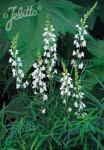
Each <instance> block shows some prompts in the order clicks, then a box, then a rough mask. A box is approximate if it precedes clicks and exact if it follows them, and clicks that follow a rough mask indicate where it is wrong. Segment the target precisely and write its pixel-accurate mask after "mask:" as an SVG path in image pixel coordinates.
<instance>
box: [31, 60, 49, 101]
mask: <svg viewBox="0 0 104 150" xmlns="http://www.w3.org/2000/svg"><path fill="white" fill-rule="evenodd" d="M44 71H45V66H44V65H43V60H40V59H39V58H38V60H37V63H35V64H34V71H33V73H31V75H32V78H33V82H32V88H33V91H34V94H35V95H39V94H40V96H41V97H43V101H45V100H47V95H46V93H45V92H46V91H47V87H46V83H45V82H44V79H45V77H46V75H45V73H44Z"/></svg>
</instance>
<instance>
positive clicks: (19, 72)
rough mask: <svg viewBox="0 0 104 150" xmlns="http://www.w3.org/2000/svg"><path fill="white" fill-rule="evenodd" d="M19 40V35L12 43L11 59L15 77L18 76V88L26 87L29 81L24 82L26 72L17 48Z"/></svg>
mask: <svg viewBox="0 0 104 150" xmlns="http://www.w3.org/2000/svg"><path fill="white" fill-rule="evenodd" d="M17 41H18V35H16V37H14V39H13V41H12V45H11V49H10V50H9V52H10V55H11V57H10V59H9V63H10V64H11V66H12V73H13V77H14V78H16V88H17V89H19V88H26V87H27V86H28V84H29V83H28V81H25V82H23V79H24V72H23V69H22V62H21V59H20V57H19V56H18V50H17Z"/></svg>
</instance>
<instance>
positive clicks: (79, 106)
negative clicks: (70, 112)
mask: <svg viewBox="0 0 104 150" xmlns="http://www.w3.org/2000/svg"><path fill="white" fill-rule="evenodd" d="M84 95H85V94H84V93H83V92H82V90H81V86H80V84H79V85H78V86H76V87H74V93H73V95H72V97H73V98H74V99H75V102H74V107H75V108H76V112H75V115H77V116H80V115H82V116H85V115H87V114H86V113H85V112H83V110H84V109H85V108H86V105H85V103H84V102H82V99H83V98H84Z"/></svg>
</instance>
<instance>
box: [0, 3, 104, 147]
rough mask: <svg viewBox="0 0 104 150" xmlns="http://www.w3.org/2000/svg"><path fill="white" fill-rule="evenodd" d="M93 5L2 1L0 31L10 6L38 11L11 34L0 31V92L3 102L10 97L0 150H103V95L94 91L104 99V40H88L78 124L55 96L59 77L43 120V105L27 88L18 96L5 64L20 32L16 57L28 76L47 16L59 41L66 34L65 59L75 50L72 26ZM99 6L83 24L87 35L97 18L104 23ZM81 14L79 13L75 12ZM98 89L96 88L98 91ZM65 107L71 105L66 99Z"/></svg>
mask: <svg viewBox="0 0 104 150" xmlns="http://www.w3.org/2000/svg"><path fill="white" fill-rule="evenodd" d="M75 2H76V3H77V5H76V4H75ZM94 2H95V1H89V3H88V1H86V0H85V1H82V0H79V1H76V0H73V2H71V1H69V2H68V1H66V0H60V1H56V0H39V1H38V2H37V3H36V2H34V1H33V0H22V1H20V0H18V1H13V0H11V1H10V2H9V1H8V0H1V1H0V26H2V27H4V25H5V24H6V21H7V20H3V19H2V14H3V13H4V12H5V11H7V9H8V7H10V6H14V5H17V6H23V7H26V6H27V5H32V4H33V5H34V9H37V10H38V14H37V16H36V17H33V18H25V19H23V20H21V21H16V22H13V28H12V30H11V31H10V32H8V33H7V32H6V33H5V34H4V33H3V30H2V29H1V30H0V86H1V85H2V84H3V86H4V88H3V87H0V90H1V88H2V89H3V92H2V96H4V95H5V94H7V93H8V97H9V98H10V99H11V102H10V103H9V104H8V105H7V106H5V107H3V108H2V110H1V111H0V150H19V149H20V150H28V149H30V150H47V149H49V150H55V149H57V150H62V149H64V150H73V149H74V150H75V149H76V148H77V149H80V150H81V149H83V150H104V145H103V143H104V94H102V95H101V94H100V96H99V95H97V93H98V91H101V92H102V93H104V84H103V82H104V60H103V58H104V53H103V51H104V41H103V40H102V41H101V40H95V39H94V38H93V37H92V36H90V35H89V36H87V37H86V39H87V44H88V51H89V53H90V54H92V55H93V57H92V58H90V59H89V61H91V66H86V69H85V71H84V72H83V73H82V74H81V76H80V80H81V82H82V83H83V86H82V89H83V91H84V93H85V98H84V99H83V101H84V102H85V103H86V106H87V108H86V110H85V111H86V112H87V114H88V115H87V116H86V117H79V118H76V117H75V116H74V115H73V114H71V113H68V112H67V111H66V108H65V107H64V106H63V103H62V99H61V98H60V95H59V91H58V90H59V84H60V83H59V77H55V78H54V79H55V80H54V81H53V85H51V90H50V92H49V97H48V101H47V103H46V107H47V108H48V109H47V111H46V114H42V113H41V110H40V111H39V106H40V105H41V103H42V100H41V99H38V98H36V97H34V95H33V93H32V91H31V88H30V87H29V88H28V89H27V90H25V91H21V92H20V91H18V94H17V91H15V88H14V85H13V83H14V82H13V81H14V80H13V78H12V76H11V74H10V70H9V67H10V66H9V64H8V49H9V47H10V42H8V39H9V40H11V39H12V38H13V36H14V35H15V34H16V33H17V32H19V33H20V41H19V42H18V43H19V46H18V49H19V55H20V57H21V58H22V61H23V67H24V71H25V72H27V71H29V69H30V68H31V66H32V63H33V62H34V59H35V58H34V57H36V56H37V48H42V46H43V42H42V41H43V38H42V36H41V35H42V33H43V29H44V22H45V21H44V20H45V17H46V15H47V14H48V15H49V16H50V17H51V21H52V24H53V25H54V27H55V29H56V34H57V36H60V34H62V35H64V34H65V33H66V32H68V33H69V34H70V36H69V37H68V38H69V39H67V40H66V39H64V40H63V43H64V45H67V43H68V45H67V47H66V50H65V49H62V51H63V52H62V56H65V58H67V59H69V58H70V57H71V52H72V50H73V44H72V43H73V38H72V36H73V35H74V34H75V33H76V30H75V25H76V24H77V23H78V21H79V20H80V19H79V18H80V17H79V16H81V14H82V13H83V12H84V13H85V11H86V10H88V8H89V7H90V6H92V4H93V3H94ZM101 2H102V3H103V1H102V0H100V1H99V2H98V6H97V9H96V11H95V13H93V14H92V16H91V17H90V18H89V20H88V21H87V22H88V25H89V29H93V26H94V22H95V20H96V17H97V16H98V14H99V15H100V17H101V19H102V20H103V21H104V19H103V18H104V15H103V12H102V10H103V9H102V8H103V5H102V3H101ZM78 4H79V5H78ZM79 9H80V10H81V11H82V12H79ZM9 15H10V14H9ZM24 25H25V27H24ZM4 36H5V37H6V38H5V37H4ZM59 53H60V52H59ZM57 81H58V83H57ZM57 84H58V85H57ZM97 84H99V85H100V87H99V88H98V86H97ZM11 85H12V86H11ZM95 87H96V88H95ZM89 91H90V92H89ZM0 93H1V91H0ZM92 93H93V94H92ZM11 97H12V98H11ZM68 102H69V104H70V103H71V99H70V98H69V99H68Z"/></svg>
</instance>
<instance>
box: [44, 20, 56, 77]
mask: <svg viewBox="0 0 104 150" xmlns="http://www.w3.org/2000/svg"><path fill="white" fill-rule="evenodd" d="M43 37H44V54H43V56H44V57H45V58H44V63H45V64H46V70H47V77H49V78H50V77H53V74H54V73H56V72H54V67H55V65H56V61H57V53H56V47H57V46H56V35H55V34H54V28H53V25H51V22H50V20H49V19H48V20H46V25H45V29H44V33H43Z"/></svg>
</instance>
